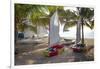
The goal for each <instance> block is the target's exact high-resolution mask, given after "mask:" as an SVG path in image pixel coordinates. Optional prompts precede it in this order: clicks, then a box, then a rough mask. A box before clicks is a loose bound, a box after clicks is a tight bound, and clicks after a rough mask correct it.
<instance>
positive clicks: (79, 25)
mask: <svg viewBox="0 0 100 69" xmlns="http://www.w3.org/2000/svg"><path fill="white" fill-rule="evenodd" d="M76 29H77V31H76V44H78V43H79V42H80V40H81V20H80V19H79V20H78V22H77V27H76Z"/></svg>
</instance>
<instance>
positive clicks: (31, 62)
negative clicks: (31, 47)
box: [26, 59, 36, 64]
mask: <svg viewBox="0 0 100 69" xmlns="http://www.w3.org/2000/svg"><path fill="white" fill-rule="evenodd" d="M35 62H36V61H35V60H31V59H29V60H27V61H26V64H34V63H35Z"/></svg>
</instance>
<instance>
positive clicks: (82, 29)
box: [81, 18, 84, 45]
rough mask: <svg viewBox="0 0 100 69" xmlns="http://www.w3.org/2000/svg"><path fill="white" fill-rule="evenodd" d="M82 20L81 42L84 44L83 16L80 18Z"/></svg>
mask: <svg viewBox="0 0 100 69" xmlns="http://www.w3.org/2000/svg"><path fill="white" fill-rule="evenodd" d="M81 22H82V44H83V45H84V27H83V18H81Z"/></svg>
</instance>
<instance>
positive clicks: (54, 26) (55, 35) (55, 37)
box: [49, 11, 60, 46]
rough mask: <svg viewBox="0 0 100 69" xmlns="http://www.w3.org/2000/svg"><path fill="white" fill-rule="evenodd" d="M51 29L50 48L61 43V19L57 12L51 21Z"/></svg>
mask: <svg viewBox="0 0 100 69" xmlns="http://www.w3.org/2000/svg"><path fill="white" fill-rule="evenodd" d="M49 27H50V29H49V46H52V45H54V44H56V43H58V42H59V40H60V37H59V19H58V14H57V11H56V12H55V13H54V14H53V15H52V17H51V19H50V26H49Z"/></svg>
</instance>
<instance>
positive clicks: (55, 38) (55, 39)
mask: <svg viewBox="0 0 100 69" xmlns="http://www.w3.org/2000/svg"><path fill="white" fill-rule="evenodd" d="M59 23H60V21H59V17H58V12H57V11H55V12H54V14H53V15H52V16H51V18H50V24H49V43H48V48H47V49H46V50H45V51H44V54H45V56H48V57H52V56H56V55H58V54H60V53H62V52H63V51H64V46H63V45H61V44H59V42H60V36H59Z"/></svg>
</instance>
